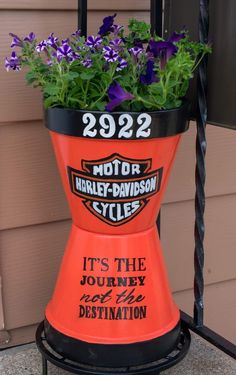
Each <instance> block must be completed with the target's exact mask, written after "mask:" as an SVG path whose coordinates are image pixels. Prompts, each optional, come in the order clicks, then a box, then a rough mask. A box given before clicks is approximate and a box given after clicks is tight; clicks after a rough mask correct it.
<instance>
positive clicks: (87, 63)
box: [82, 58, 92, 68]
mask: <svg viewBox="0 0 236 375" xmlns="http://www.w3.org/2000/svg"><path fill="white" fill-rule="evenodd" d="M82 64H83V66H85V68H91V66H92V60H91V59H90V58H87V59H84V60H83V61H82Z"/></svg>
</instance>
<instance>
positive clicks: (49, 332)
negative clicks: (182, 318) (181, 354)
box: [44, 320, 181, 367]
mask: <svg viewBox="0 0 236 375" xmlns="http://www.w3.org/2000/svg"><path fill="white" fill-rule="evenodd" d="M44 329H45V337H46V340H47V342H48V344H49V345H50V346H51V348H52V349H53V350H55V351H56V352H57V353H58V354H60V355H62V356H63V357H65V358H68V359H70V360H72V361H75V362H80V363H84V364H87V365H94V366H103V367H122V366H138V365H142V364H145V363H149V362H153V361H157V360H159V359H161V358H164V357H166V356H167V355H168V354H170V353H171V352H172V351H173V350H174V349H175V348H176V346H177V344H178V342H179V337H180V332H181V324H180V322H179V323H178V324H177V325H176V326H175V327H174V328H173V329H172V330H171V331H169V332H167V333H166V334H164V335H162V336H160V337H157V338H155V339H152V340H148V341H141V342H136V343H133V344H94V343H89V342H85V341H81V340H77V339H75V338H73V337H69V336H67V335H64V334H63V333H61V332H59V331H57V330H56V329H55V328H54V327H53V326H52V325H51V324H50V323H49V322H48V321H47V320H45V321H44Z"/></svg>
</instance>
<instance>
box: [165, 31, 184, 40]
mask: <svg viewBox="0 0 236 375" xmlns="http://www.w3.org/2000/svg"><path fill="white" fill-rule="evenodd" d="M185 37H186V33H185V32H183V33H177V32H176V31H174V32H173V33H172V35H171V36H170V38H169V39H168V42H171V43H177V42H179V41H180V40H181V39H184V38H185Z"/></svg>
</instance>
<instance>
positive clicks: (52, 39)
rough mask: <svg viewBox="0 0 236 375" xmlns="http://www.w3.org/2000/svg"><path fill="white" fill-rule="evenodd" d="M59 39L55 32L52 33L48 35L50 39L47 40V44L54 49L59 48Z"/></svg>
mask: <svg viewBox="0 0 236 375" xmlns="http://www.w3.org/2000/svg"><path fill="white" fill-rule="evenodd" d="M57 41H58V38H57V37H55V36H54V33H51V34H50V35H49V37H48V40H47V45H48V46H49V47H52V48H54V49H57Z"/></svg>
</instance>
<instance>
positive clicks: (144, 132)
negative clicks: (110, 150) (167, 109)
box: [82, 113, 152, 139]
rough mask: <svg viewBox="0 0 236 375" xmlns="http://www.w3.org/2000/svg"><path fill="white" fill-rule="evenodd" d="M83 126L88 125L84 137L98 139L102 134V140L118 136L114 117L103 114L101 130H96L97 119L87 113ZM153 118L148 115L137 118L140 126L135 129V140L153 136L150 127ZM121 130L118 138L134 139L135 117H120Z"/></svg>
mask: <svg viewBox="0 0 236 375" xmlns="http://www.w3.org/2000/svg"><path fill="white" fill-rule="evenodd" d="M82 121H83V124H84V125H86V126H85V128H84V131H83V136H84V137H91V138H93V137H96V135H97V134H98V132H99V134H100V136H101V137H102V138H112V137H113V136H114V135H115V134H116V131H117V129H116V126H117V125H116V122H115V120H114V118H113V116H112V115H109V114H103V115H101V116H100V118H99V125H100V126H99V128H98V129H97V128H96V117H95V116H94V115H93V114H92V113H85V114H84V115H83V117H82ZM151 122H152V118H151V116H150V115H149V114H148V113H141V114H140V115H139V116H138V118H137V124H138V125H140V126H139V128H138V129H135V138H148V137H149V136H150V134H151V129H150V125H151ZM118 124H119V129H118V138H126V139H129V138H133V133H134V129H133V128H132V126H133V117H132V116H130V115H129V114H128V113H124V114H122V115H120V117H119V119H118Z"/></svg>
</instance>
